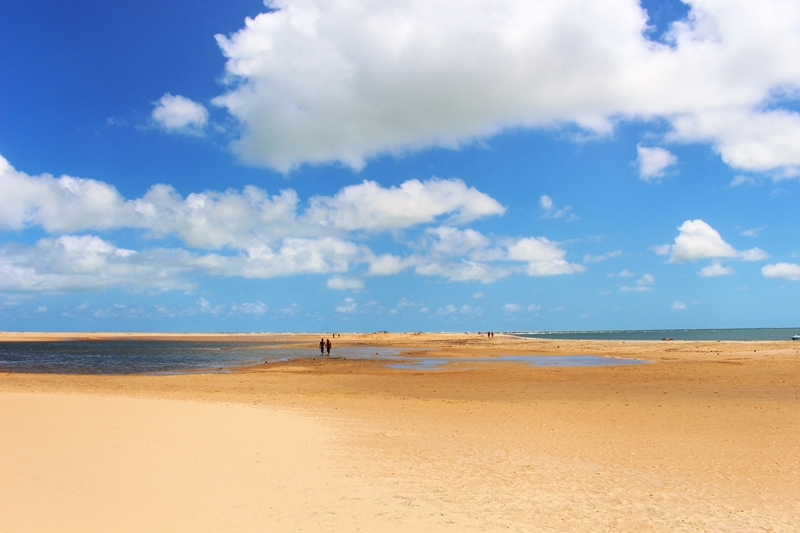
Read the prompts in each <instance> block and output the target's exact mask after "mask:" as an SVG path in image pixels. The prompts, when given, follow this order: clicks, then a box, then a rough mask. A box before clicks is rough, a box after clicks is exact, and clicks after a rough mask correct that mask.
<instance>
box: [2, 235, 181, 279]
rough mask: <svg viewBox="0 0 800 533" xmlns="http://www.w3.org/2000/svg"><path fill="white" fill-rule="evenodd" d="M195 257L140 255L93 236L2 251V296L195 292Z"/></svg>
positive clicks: (175, 253) (152, 252) (10, 245)
mask: <svg viewBox="0 0 800 533" xmlns="http://www.w3.org/2000/svg"><path fill="white" fill-rule="evenodd" d="M192 262H193V257H192V255H191V254H189V253H188V252H185V251H179V250H150V251H148V252H142V253H137V252H134V251H133V250H127V249H123V248H118V247H116V246H114V245H113V244H111V243H109V242H107V241H105V240H103V239H101V238H99V237H96V236H91V235H82V236H74V235H62V236H61V237H58V238H57V239H41V240H39V241H38V242H37V243H36V244H35V245H34V246H24V245H21V244H14V243H6V244H4V245H3V246H2V247H0V291H7V292H69V291H72V292H75V291H91V290H100V289H105V288H107V287H114V286H130V287H136V288H142V289H144V288H150V289H152V288H155V289H160V290H174V289H191V288H193V287H194V284H193V283H190V282H189V281H187V280H186V276H185V275H186V274H187V273H188V272H189V271H191V270H192V269H193V265H192Z"/></svg>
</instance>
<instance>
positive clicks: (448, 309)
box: [420, 304, 483, 315]
mask: <svg viewBox="0 0 800 533" xmlns="http://www.w3.org/2000/svg"><path fill="white" fill-rule="evenodd" d="M420 311H422V310H421V309H420ZM482 312H483V309H481V308H480V307H472V306H469V305H462V306H461V307H456V306H454V305H452V304H448V305H446V306H444V307H440V308H439V309H437V310H436V314H437V315H455V314H460V315H475V314H481V313H482Z"/></svg>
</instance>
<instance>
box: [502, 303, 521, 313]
mask: <svg viewBox="0 0 800 533" xmlns="http://www.w3.org/2000/svg"><path fill="white" fill-rule="evenodd" d="M503 309H504V310H506V311H508V312H509V313H514V312H516V311H519V310H520V306H519V305H517V304H505V305H504V306H503Z"/></svg>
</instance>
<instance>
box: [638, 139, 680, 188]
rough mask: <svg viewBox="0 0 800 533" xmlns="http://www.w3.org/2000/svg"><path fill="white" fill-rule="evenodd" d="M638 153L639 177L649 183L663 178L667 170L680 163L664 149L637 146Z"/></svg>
mask: <svg viewBox="0 0 800 533" xmlns="http://www.w3.org/2000/svg"><path fill="white" fill-rule="evenodd" d="M636 152H637V154H638V157H637V162H638V163H639V177H640V178H641V179H643V180H644V181H646V182H648V183H649V182H653V181H657V180H658V179H659V178H661V177H663V176H664V172H665V170H666V169H667V168H669V167H671V166H672V165H675V164H676V163H677V162H678V158H677V157H676V156H675V155H674V154H672V153H671V152H669V151H668V150H665V149H664V148H659V147H653V148H648V147H645V146H642V145H637V146H636Z"/></svg>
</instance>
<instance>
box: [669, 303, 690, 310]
mask: <svg viewBox="0 0 800 533" xmlns="http://www.w3.org/2000/svg"><path fill="white" fill-rule="evenodd" d="M672 308H673V309H675V310H676V311H684V310H686V309H687V307H686V304H685V303H683V302H675V303H673V304H672Z"/></svg>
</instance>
